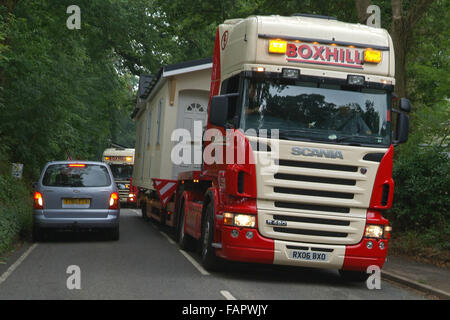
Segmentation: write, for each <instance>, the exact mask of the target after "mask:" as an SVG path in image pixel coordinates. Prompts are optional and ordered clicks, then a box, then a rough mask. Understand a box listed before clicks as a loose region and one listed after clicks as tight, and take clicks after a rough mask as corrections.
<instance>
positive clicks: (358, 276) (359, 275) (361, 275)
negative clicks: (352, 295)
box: [339, 270, 369, 282]
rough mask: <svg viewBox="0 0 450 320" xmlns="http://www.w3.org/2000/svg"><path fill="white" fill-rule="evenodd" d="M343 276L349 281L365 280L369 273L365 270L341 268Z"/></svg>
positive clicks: (340, 272)
mask: <svg viewBox="0 0 450 320" xmlns="http://www.w3.org/2000/svg"><path fill="white" fill-rule="evenodd" d="M339 274H340V276H341V278H342V279H343V280H345V281H349V282H365V281H366V280H367V278H368V277H369V274H368V273H367V272H364V271H349V270H339Z"/></svg>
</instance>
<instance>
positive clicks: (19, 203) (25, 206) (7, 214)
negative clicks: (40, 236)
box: [0, 174, 32, 255]
mask: <svg viewBox="0 0 450 320" xmlns="http://www.w3.org/2000/svg"><path fill="white" fill-rule="evenodd" d="M31 198H32V197H31V194H30V189H29V188H28V187H27V185H26V184H25V182H23V181H21V180H17V179H15V178H13V177H11V176H10V175H1V174H0V255H1V254H3V253H4V252H5V251H7V250H8V249H10V248H11V245H12V244H13V242H14V241H15V240H18V239H29V238H30V235H31V227H32V199H31Z"/></svg>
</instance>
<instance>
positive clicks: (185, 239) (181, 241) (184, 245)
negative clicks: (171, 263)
mask: <svg viewBox="0 0 450 320" xmlns="http://www.w3.org/2000/svg"><path fill="white" fill-rule="evenodd" d="M185 220H186V212H185V210H184V202H183V203H182V204H181V208H180V223H179V224H178V245H179V247H180V249H181V250H185V251H194V250H195V240H194V239H193V238H192V237H191V236H189V235H188V234H186V233H185V232H184V224H185Z"/></svg>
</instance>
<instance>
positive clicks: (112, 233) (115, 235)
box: [108, 226, 120, 241]
mask: <svg viewBox="0 0 450 320" xmlns="http://www.w3.org/2000/svg"><path fill="white" fill-rule="evenodd" d="M108 231H109V238H110V239H111V240H112V241H118V240H119V238H120V231H119V227H118V226H117V227H115V228H112V229H111V230H108Z"/></svg>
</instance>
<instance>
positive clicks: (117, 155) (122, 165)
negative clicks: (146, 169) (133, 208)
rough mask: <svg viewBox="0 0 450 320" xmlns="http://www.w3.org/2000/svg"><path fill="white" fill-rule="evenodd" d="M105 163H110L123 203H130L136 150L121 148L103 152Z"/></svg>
mask: <svg viewBox="0 0 450 320" xmlns="http://www.w3.org/2000/svg"><path fill="white" fill-rule="evenodd" d="M102 158H103V162H105V163H108V164H109V167H110V168H111V172H112V174H113V176H114V180H115V182H116V184H117V188H118V191H119V199H120V202H121V203H128V202H129V201H128V200H129V195H130V184H131V177H132V174H133V165H134V149H132V148H124V147H120V146H116V147H112V148H108V149H106V150H105V151H104V152H103V157H102ZM133 198H134V197H133Z"/></svg>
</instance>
